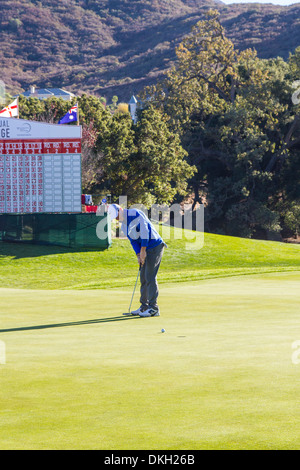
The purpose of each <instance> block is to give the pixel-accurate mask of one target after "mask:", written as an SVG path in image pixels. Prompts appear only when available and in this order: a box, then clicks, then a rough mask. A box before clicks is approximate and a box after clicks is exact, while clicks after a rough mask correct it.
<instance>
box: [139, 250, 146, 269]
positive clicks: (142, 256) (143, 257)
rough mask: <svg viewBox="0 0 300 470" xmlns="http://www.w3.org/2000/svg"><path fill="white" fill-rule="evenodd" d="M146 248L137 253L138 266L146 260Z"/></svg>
mask: <svg viewBox="0 0 300 470" xmlns="http://www.w3.org/2000/svg"><path fill="white" fill-rule="evenodd" d="M146 256H147V253H146V250H141V252H140V253H139V254H138V262H139V265H140V266H143V265H144V263H145V260H146Z"/></svg>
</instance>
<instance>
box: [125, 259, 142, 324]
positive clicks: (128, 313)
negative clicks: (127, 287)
mask: <svg viewBox="0 0 300 470" xmlns="http://www.w3.org/2000/svg"><path fill="white" fill-rule="evenodd" d="M140 272H141V266H140V267H139V270H138V273H137V277H136V281H135V285H134V289H133V293H132V297H131V301H130V305H129V309H128V312H126V313H123V315H131V305H132V301H133V297H134V293H135V289H136V285H137V282H138V278H139V275H140Z"/></svg>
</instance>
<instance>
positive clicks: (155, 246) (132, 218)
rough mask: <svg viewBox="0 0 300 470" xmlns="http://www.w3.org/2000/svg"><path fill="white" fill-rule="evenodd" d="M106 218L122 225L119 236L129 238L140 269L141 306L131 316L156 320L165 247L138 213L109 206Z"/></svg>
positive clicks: (142, 215)
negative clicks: (159, 274) (160, 267)
mask: <svg viewBox="0 0 300 470" xmlns="http://www.w3.org/2000/svg"><path fill="white" fill-rule="evenodd" d="M108 214H109V215H110V217H111V219H117V220H119V221H120V222H122V226H121V229H122V232H123V233H124V234H125V235H126V236H127V237H128V239H129V241H130V243H131V245H132V248H133V249H134V251H135V254H136V256H137V260H138V263H139V265H140V270H141V271H140V279H141V297H140V303H141V305H140V307H139V308H138V309H137V310H134V311H133V312H131V314H132V315H139V316H140V317H158V316H159V308H158V304H157V298H158V284H157V273H158V269H159V266H160V263H161V259H162V256H163V251H164V247H165V246H167V245H166V244H165V242H164V241H163V239H162V238H161V236H160V235H159V234H158V233H157V231H156V230H155V228H154V227H153V225H152V223H151V222H150V220H149V219H148V217H146V215H145V214H144V212H142V211H141V210H138V209H123V208H122V207H121V206H119V205H118V204H110V206H109V207H108Z"/></svg>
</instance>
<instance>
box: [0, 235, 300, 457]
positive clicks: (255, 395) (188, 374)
mask: <svg viewBox="0 0 300 470" xmlns="http://www.w3.org/2000/svg"><path fill="white" fill-rule="evenodd" d="M168 245H169V248H168V249H167V250H166V252H165V255H164V258H163V262H162V266H161V270H160V275H159V279H160V297H159V299H160V308H161V316H160V317H156V318H146V319H141V318H136V317H130V318H128V317H124V316H122V312H124V311H126V310H127V309H128V304H129V301H130V298H131V294H132V288H133V283H134V280H135V277H136V273H137V264H136V261H135V258H134V255H133V252H132V250H131V247H130V245H129V242H128V241H126V240H114V243H113V246H112V247H111V248H110V249H109V250H107V251H105V252H97V251H86V252H85V251H82V252H77V253H76V252H70V251H67V250H64V249H60V248H57V247H56V248H55V247H43V246H30V245H27V246H22V245H16V244H0V250H1V252H0V265H1V270H0V275H1V288H0V296H1V302H0V318H1V325H0V348H1V345H3V344H5V347H6V363H5V364H1V363H0V449H109V450H115V449H146V450H147V449H149V450H152V449H159V450H165V449H183V450H188V449H298V448H299V447H300V438H299V436H300V411H299V410H300V407H299V404H300V403H299V393H298V392H299V386H300V374H299V370H300V369H299V368H300V364H299V365H297V364H294V363H293V362H292V354H293V352H295V351H294V350H293V349H292V344H293V342H294V341H296V340H299V339H300V317H299V304H300V290H299V282H300V263H299V262H300V250H299V246H294V245H285V244H281V243H275V242H274V243H273V242H264V241H254V240H242V239H238V238H233V237H222V236H217V235H208V234H206V235H205V244H204V246H203V248H202V249H200V243H199V244H198V245H196V244H195V245H194V246H193V249H190V248H191V246H190V247H189V249H186V248H187V247H186V244H185V242H184V241H183V240H175V239H173V240H171V241H170V242H168ZM249 274H255V275H249ZM137 303H138V293H137V294H136V297H135V302H134V306H136V305H137ZM162 328H165V330H166V332H165V333H161V329H162ZM299 357H300V354H299ZM0 358H1V355H0Z"/></svg>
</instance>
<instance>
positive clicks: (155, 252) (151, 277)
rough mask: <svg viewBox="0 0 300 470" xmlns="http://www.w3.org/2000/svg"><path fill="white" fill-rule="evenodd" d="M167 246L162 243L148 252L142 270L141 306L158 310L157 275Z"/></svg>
mask: <svg viewBox="0 0 300 470" xmlns="http://www.w3.org/2000/svg"><path fill="white" fill-rule="evenodd" d="M165 246H166V245H165V244H164V243H161V244H160V245H158V246H156V247H155V248H152V249H151V250H147V256H146V260H145V263H144V264H143V266H142V268H141V298H140V302H141V305H144V306H149V307H151V308H158V305H157V298H158V293H159V292H158V284H157V273H158V269H159V266H160V263H161V259H162V256H163V252H164V247H165Z"/></svg>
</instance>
